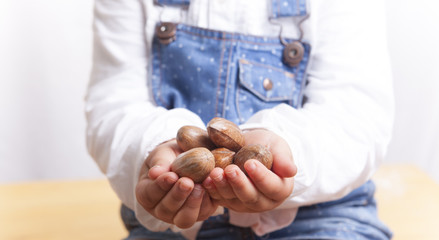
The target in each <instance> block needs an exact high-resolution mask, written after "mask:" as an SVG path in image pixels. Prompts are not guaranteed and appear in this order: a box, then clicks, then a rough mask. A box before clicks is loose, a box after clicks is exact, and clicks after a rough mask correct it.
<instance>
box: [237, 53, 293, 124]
mask: <svg viewBox="0 0 439 240" xmlns="http://www.w3.org/2000/svg"><path fill="white" fill-rule="evenodd" d="M236 94H237V97H236V99H237V104H236V105H237V110H238V114H239V117H240V119H248V118H249V117H250V116H252V115H253V114H254V113H255V112H257V111H259V110H262V109H266V108H271V107H274V106H276V105H278V104H280V103H286V104H289V105H292V106H293V107H297V102H298V97H299V94H300V85H299V87H297V84H296V76H295V74H294V73H293V72H289V71H286V70H285V69H283V68H278V67H274V66H271V65H268V64H262V63H259V62H253V61H250V60H248V59H240V60H239V89H238V91H237V92H236Z"/></svg>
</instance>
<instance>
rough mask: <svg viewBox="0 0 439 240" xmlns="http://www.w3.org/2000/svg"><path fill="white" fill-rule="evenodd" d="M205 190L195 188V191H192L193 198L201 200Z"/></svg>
mask: <svg viewBox="0 0 439 240" xmlns="http://www.w3.org/2000/svg"><path fill="white" fill-rule="evenodd" d="M203 192H204V190H203V188H202V187H201V186H195V187H194V190H193V191H192V196H194V197H195V198H200V197H201V196H202V195H203Z"/></svg>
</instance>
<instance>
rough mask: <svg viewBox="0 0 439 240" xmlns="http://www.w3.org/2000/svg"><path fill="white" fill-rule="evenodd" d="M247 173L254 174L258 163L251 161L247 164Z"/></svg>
mask: <svg viewBox="0 0 439 240" xmlns="http://www.w3.org/2000/svg"><path fill="white" fill-rule="evenodd" d="M245 170H246V171H247V172H254V171H255V170H256V163H255V162H254V161H250V162H249V163H248V164H247V168H246V169H245Z"/></svg>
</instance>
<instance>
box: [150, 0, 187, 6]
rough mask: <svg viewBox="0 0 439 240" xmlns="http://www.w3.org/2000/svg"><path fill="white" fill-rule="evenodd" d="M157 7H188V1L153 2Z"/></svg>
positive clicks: (165, 0)
mask: <svg viewBox="0 0 439 240" xmlns="http://www.w3.org/2000/svg"><path fill="white" fill-rule="evenodd" d="M154 3H156V4H158V5H174V6H188V5H189V3H190V0H154Z"/></svg>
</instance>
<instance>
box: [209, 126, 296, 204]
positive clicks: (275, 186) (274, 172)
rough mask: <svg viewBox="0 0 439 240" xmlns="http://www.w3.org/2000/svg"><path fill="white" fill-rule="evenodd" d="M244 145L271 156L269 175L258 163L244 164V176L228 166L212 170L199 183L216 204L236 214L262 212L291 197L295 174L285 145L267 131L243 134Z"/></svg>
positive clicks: (259, 130) (247, 162)
mask: <svg viewBox="0 0 439 240" xmlns="http://www.w3.org/2000/svg"><path fill="white" fill-rule="evenodd" d="M244 137H245V144H246V145H251V144H261V145H263V146H265V147H267V148H268V149H269V150H270V151H271V153H272V155H273V166H272V169H271V171H270V170H269V169H267V168H266V167H265V166H264V165H263V164H261V163H260V162H259V161H257V160H254V159H250V160H248V161H246V162H245V164H244V168H245V170H246V172H247V174H248V177H247V176H246V175H245V173H244V172H242V171H241V169H240V168H239V167H238V166H236V165H234V164H232V165H229V166H227V167H226V168H225V169H224V170H223V169H221V168H215V169H214V170H213V171H212V172H211V173H210V175H209V177H208V178H207V179H206V180H205V181H204V182H203V186H204V187H205V188H206V189H207V191H208V193H209V195H210V196H211V197H212V198H213V199H214V200H215V202H216V203H218V204H219V205H222V206H224V207H227V208H229V209H232V210H234V211H237V212H263V211H268V210H271V209H274V208H275V207H277V206H279V205H280V204H282V203H283V202H284V201H285V200H286V199H287V198H288V196H289V195H290V194H291V193H292V191H293V188H294V179H293V177H294V176H295V175H296V173H297V168H296V165H295V164H294V161H293V156H292V153H291V151H290V148H289V146H288V143H287V142H286V141H285V140H283V139H282V138H281V137H279V136H278V135H276V134H274V133H273V132H271V131H268V130H263V129H256V130H251V131H248V132H245V133H244Z"/></svg>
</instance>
